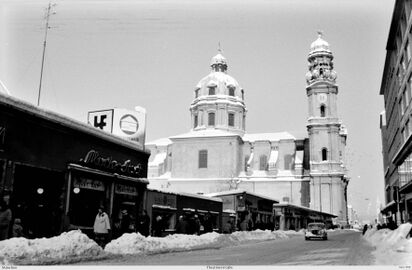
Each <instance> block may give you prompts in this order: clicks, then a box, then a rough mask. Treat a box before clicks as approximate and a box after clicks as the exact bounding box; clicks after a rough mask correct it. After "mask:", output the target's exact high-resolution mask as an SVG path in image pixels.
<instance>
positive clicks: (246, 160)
mask: <svg viewBox="0 0 412 270" xmlns="http://www.w3.org/2000/svg"><path fill="white" fill-rule="evenodd" d="M248 161H249V156H246V157H245V172H246V171H247V162H248Z"/></svg>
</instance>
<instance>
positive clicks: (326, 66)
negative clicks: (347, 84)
mask: <svg viewBox="0 0 412 270" xmlns="http://www.w3.org/2000/svg"><path fill="white" fill-rule="evenodd" d="M308 62H309V63H308V66H309V71H308V73H307V74H306V82H307V87H306V94H307V97H308V104H309V118H308V123H307V129H308V134H309V147H310V150H309V152H310V178H311V181H310V198H311V201H310V208H312V209H315V210H318V211H321V212H326V213H331V214H333V215H336V216H337V218H336V219H335V221H336V222H337V223H339V224H347V196H346V189H347V184H348V182H349V180H348V178H347V176H346V168H345V161H344V157H345V146H346V137H347V132H346V129H345V127H344V126H343V125H342V124H341V121H340V120H339V118H338V110H337V96H338V85H337V84H336V78H337V75H336V71H335V70H334V69H333V55H332V52H331V51H330V49H329V43H328V42H326V41H325V40H324V39H323V37H322V33H321V32H318V38H317V39H316V40H315V41H314V42H313V43H312V44H311V48H310V53H309V55H308Z"/></svg>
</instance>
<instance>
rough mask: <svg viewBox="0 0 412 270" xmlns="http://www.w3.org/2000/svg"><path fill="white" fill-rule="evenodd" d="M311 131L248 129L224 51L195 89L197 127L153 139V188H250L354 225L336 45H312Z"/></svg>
mask: <svg viewBox="0 0 412 270" xmlns="http://www.w3.org/2000/svg"><path fill="white" fill-rule="evenodd" d="M308 61H309V71H308V73H307V74H306V80H307V87H306V94H307V98H308V104H309V116H308V122H307V130H308V135H307V136H300V137H299V136H294V135H293V134H291V133H289V132H277V133H270V132H268V133H256V134H253V133H247V132H246V128H245V126H246V113H247V109H246V105H245V93H244V90H243V89H242V87H241V86H240V85H239V83H238V82H237V80H236V79H234V78H233V77H231V76H230V75H228V74H227V68H228V63H227V60H226V58H225V57H224V56H223V55H222V54H221V53H220V52H219V53H218V54H217V55H216V56H214V57H213V58H212V60H211V64H210V66H211V72H210V74H208V75H207V76H206V77H204V78H203V79H201V80H200V81H199V83H198V84H197V85H196V87H195V90H194V99H193V101H192V103H191V105H190V113H191V126H192V128H191V130H190V131H189V132H188V133H184V134H181V135H177V136H171V137H168V138H163V139H159V140H156V141H152V142H148V143H146V149H147V150H150V152H151V156H150V159H149V167H148V179H149V181H150V185H149V187H151V188H157V189H162V190H170V191H175V192H190V193H199V194H208V193H215V192H221V191H227V190H233V189H239V190H246V191H250V192H254V193H256V194H261V195H264V196H268V197H271V198H274V199H276V200H278V201H281V202H288V203H290V204H295V205H300V206H304V207H308V208H311V209H314V210H318V211H322V212H327V213H331V214H334V215H336V216H338V218H337V219H336V222H337V223H341V224H346V223H347V211H346V204H347V200H346V187H347V184H348V178H347V176H346V174H345V172H346V169H345V163H344V156H345V152H344V151H345V145H346V135H347V133H346V130H345V128H344V127H343V126H342V125H341V123H340V121H339V118H338V116H337V94H338V86H337V84H336V72H335V71H334V70H333V55H332V53H331V51H330V49H329V44H328V43H327V42H326V41H325V40H324V39H323V38H322V37H321V35H319V37H318V39H317V40H316V41H314V42H313V43H312V44H311V50H310V53H309V56H308Z"/></svg>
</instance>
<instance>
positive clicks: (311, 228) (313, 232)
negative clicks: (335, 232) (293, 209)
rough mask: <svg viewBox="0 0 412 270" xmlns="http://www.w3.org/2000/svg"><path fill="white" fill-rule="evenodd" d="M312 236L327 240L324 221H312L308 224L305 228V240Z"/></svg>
mask: <svg viewBox="0 0 412 270" xmlns="http://www.w3.org/2000/svg"><path fill="white" fill-rule="evenodd" d="M313 238H317V239H322V240H328V233H327V232H326V225H325V223H321V222H314V223H309V224H308V227H307V229H306V230H305V240H309V239H313Z"/></svg>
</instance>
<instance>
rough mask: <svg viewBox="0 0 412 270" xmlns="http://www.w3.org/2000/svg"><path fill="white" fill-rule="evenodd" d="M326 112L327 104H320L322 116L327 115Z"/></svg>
mask: <svg viewBox="0 0 412 270" xmlns="http://www.w3.org/2000/svg"><path fill="white" fill-rule="evenodd" d="M325 115H326V113H325V105H323V104H322V105H321V106H320V117H325Z"/></svg>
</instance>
